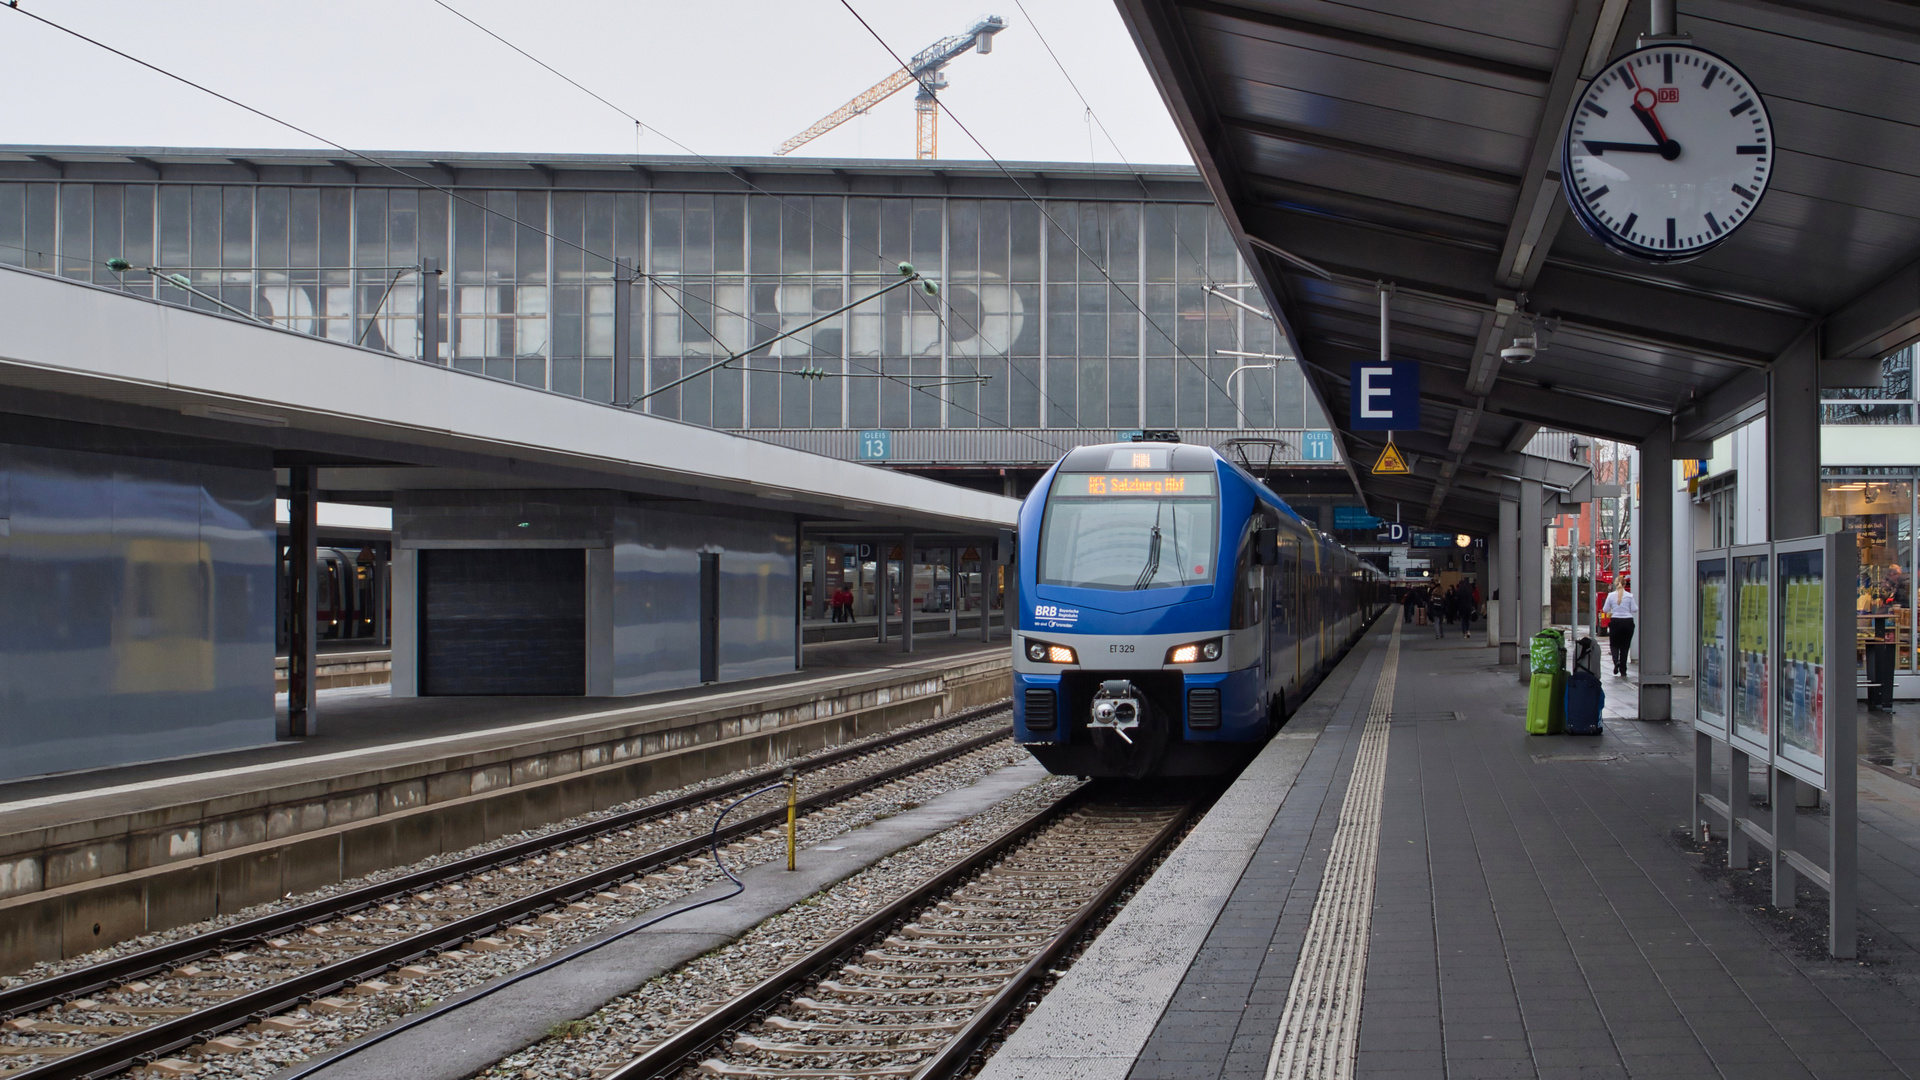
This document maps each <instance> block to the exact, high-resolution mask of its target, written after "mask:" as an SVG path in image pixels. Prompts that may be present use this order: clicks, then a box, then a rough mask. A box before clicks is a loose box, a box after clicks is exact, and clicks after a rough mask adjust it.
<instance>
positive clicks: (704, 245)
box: [683, 195, 713, 274]
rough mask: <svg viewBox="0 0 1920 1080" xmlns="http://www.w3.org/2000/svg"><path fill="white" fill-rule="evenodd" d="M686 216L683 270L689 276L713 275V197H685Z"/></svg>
mask: <svg viewBox="0 0 1920 1080" xmlns="http://www.w3.org/2000/svg"><path fill="white" fill-rule="evenodd" d="M686 215H687V216H686V219H685V228H686V241H685V242H686V256H685V258H686V261H685V263H684V264H683V265H684V269H685V270H686V272H687V273H689V274H711V273H713V196H711V195H689V196H687V209H686Z"/></svg>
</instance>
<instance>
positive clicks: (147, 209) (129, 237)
mask: <svg viewBox="0 0 1920 1080" xmlns="http://www.w3.org/2000/svg"><path fill="white" fill-rule="evenodd" d="M284 190H285V189H282V191H284ZM153 194H154V189H153V186H152V185H151V184H131V185H129V186H128V187H127V196H126V198H127V205H126V229H125V231H124V233H123V234H122V241H121V242H122V244H123V245H124V248H123V250H122V252H121V254H122V255H123V256H124V257H125V258H126V260H127V261H128V262H130V263H132V264H133V265H135V266H148V265H151V264H152V262H153ZM4 216H5V215H4V211H0V218H3V217H4ZM284 227H285V223H284V222H282V228H283V229H284ZM3 254H4V253H0V255H3ZM281 258H282V259H283V260H284V258H285V256H284V254H283V255H282V256H281ZM127 277H128V279H129V280H141V279H143V278H144V277H145V275H144V274H138V273H129V274H128V275H127Z"/></svg>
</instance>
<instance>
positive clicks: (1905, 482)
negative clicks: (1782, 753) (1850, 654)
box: [1820, 467, 1920, 698]
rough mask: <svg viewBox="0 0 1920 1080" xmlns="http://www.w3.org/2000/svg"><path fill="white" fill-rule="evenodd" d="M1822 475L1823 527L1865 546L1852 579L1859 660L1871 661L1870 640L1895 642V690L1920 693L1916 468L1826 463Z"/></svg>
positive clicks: (1909, 694)
mask: <svg viewBox="0 0 1920 1080" xmlns="http://www.w3.org/2000/svg"><path fill="white" fill-rule="evenodd" d="M1821 473H1822V479H1821V482H1820V527H1821V531H1823V532H1842V531H1850V532H1852V533H1853V534H1854V537H1855V542H1856V543H1857V544H1858V545H1859V553H1860V572H1859V575H1858V577H1857V578H1856V580H1855V583H1854V590H1855V596H1854V618H1855V630H1854V645H1855V649H1856V659H1858V660H1859V661H1860V662H1861V663H1862V665H1864V664H1865V660H1866V650H1867V646H1868V645H1870V644H1873V643H1882V644H1890V645H1892V646H1893V647H1894V667H1895V693H1896V694H1897V696H1899V697H1902V698H1914V697H1920V667H1917V666H1916V655H1915V651H1914V647H1913V646H1914V639H1913V595H1912V584H1911V578H1912V571H1913V520H1914V513H1915V510H1916V507H1915V505H1914V496H1915V490H1916V483H1915V480H1916V470H1915V469H1912V468H1886V467H1879V468H1853V469H1848V468H1828V469H1823V470H1821ZM1860 670H1863V671H1864V670H1866V668H1865V667H1864V666H1863V667H1862V668H1861V669H1860Z"/></svg>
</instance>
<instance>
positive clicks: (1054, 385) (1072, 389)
mask: <svg viewBox="0 0 1920 1080" xmlns="http://www.w3.org/2000/svg"><path fill="white" fill-rule="evenodd" d="M1078 365H1079V361H1077V360H1072V359H1058V360H1056V359H1052V358H1049V359H1048V360H1047V384H1046V390H1047V426H1048V427H1060V428H1070V427H1075V426H1077V425H1076V422H1075V420H1074V409H1073V405H1074V397H1075V393H1076V391H1077V389H1078V387H1079V381H1080V380H1079V375H1080V373H1079V371H1078V370H1077V368H1078Z"/></svg>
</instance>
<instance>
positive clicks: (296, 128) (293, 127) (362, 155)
mask: <svg viewBox="0 0 1920 1080" xmlns="http://www.w3.org/2000/svg"><path fill="white" fill-rule="evenodd" d="M441 6H443V7H445V6H446V5H444V4H442V5H441ZM6 7H7V10H9V11H13V12H16V13H18V14H21V15H25V16H26V17H27V18H29V19H32V20H34V21H35V22H38V23H40V24H41V25H43V26H46V27H48V28H50V29H53V30H57V31H59V32H61V33H63V34H66V35H68V36H69V37H73V38H76V39H78V40H80V41H83V42H85V43H87V44H88V45H92V46H93V47H95V48H97V49H100V50H102V51H105V52H109V53H112V54H113V55H115V56H118V57H120V58H121V59H123V60H126V61H128V62H130V63H133V64H136V65H138V66H140V67H143V68H145V69H147V70H148V71H151V72H153V73H155V74H157V75H160V76H162V77H164V78H167V79H171V80H173V81H175V82H178V83H180V84H182V85H185V86H188V87H191V88H192V89H195V90H198V91H200V92H201V93H203V94H206V95H208V96H210V97H213V98H217V99H218V100H220V101H223V102H226V103H227V104H229V105H232V106H233V107H235V108H237V109H240V110H242V111H244V112H247V113H251V114H252V115H254V116H257V117H259V118H261V119H263V120H266V121H267V122H269V123H273V124H277V125H279V126H281V127H284V128H286V129H288V130H289V131H293V132H296V133H298V134H300V135H304V136H306V137H307V138H309V139H312V140H314V141H315V142H319V143H324V144H325V145H327V146H330V147H332V148H333V149H335V150H338V151H340V152H341V153H343V154H348V155H351V156H353V157H355V158H358V159H360V160H362V161H365V162H368V163H369V164H371V165H374V166H376V167H378V168H381V169H385V170H387V171H389V172H392V173H394V174H395V175H398V176H400V177H402V178H404V179H405V180H407V181H408V182H409V183H411V184H418V185H420V186H423V187H427V188H430V189H432V190H435V191H438V192H440V193H442V194H444V195H446V196H447V197H448V198H449V199H452V200H454V201H457V202H461V203H464V204H466V205H468V206H472V207H475V208H476V209H478V210H480V211H482V212H483V213H487V214H491V215H493V216H494V217H497V218H500V219H502V220H504V221H508V222H511V223H512V224H513V225H514V226H515V227H517V228H525V229H529V230H531V231H533V232H535V233H537V234H539V235H542V236H545V237H547V238H548V239H550V240H552V241H553V242H555V243H557V244H562V245H565V246H567V247H570V248H573V249H574V250H576V251H579V252H581V253H583V254H586V255H590V256H592V257H594V258H596V259H601V260H604V261H606V262H608V263H613V262H614V261H615V260H614V259H613V258H611V257H610V256H608V255H605V254H602V253H600V252H597V251H594V250H592V249H591V248H588V247H586V246H584V245H583V244H580V243H579V242H577V241H573V240H569V239H567V238H566V237H563V236H559V235H557V234H555V233H554V232H552V231H551V230H549V229H546V228H544V227H542V226H539V225H535V224H533V223H531V222H525V221H521V220H520V219H519V218H518V217H516V216H514V215H512V214H508V213H506V212H505V211H502V210H499V209H496V208H494V207H491V206H488V205H487V204H486V203H485V201H482V200H475V199H472V198H469V197H467V196H465V195H462V194H461V193H460V192H458V191H456V190H454V189H453V188H450V187H447V186H445V185H442V184H437V183H434V182H433V181H431V180H428V179H425V178H423V177H420V176H416V175H414V174H413V173H409V172H407V171H406V170H404V169H402V168H400V167H399V166H397V165H394V164H392V163H391V162H388V161H385V160H382V159H381V158H378V157H376V156H374V155H372V154H368V153H366V152H364V151H360V150H354V149H352V148H350V147H348V146H346V145H345V144H343V143H339V142H336V141H334V140H332V139H329V138H326V137H325V136H322V135H319V134H317V133H315V132H313V131H311V130H309V129H307V128H305V127H302V126H300V125H299V124H295V123H293V122H292V121H290V120H283V119H281V118H280V117H278V116H275V115H273V114H272V113H269V112H267V111H265V110H264V109H260V108H257V107H255V106H252V105H248V104H247V103H245V102H243V101H240V100H239V99H237V98H234V97H232V96H230V95H227V94H224V93H221V92H220V91H218V90H215V89H213V88H212V87H209V86H207V85H205V84H203V83H200V82H196V81H194V80H193V79H189V78H187V77H186V76H184V75H180V74H178V73H176V72H173V71H170V70H168V69H166V68H164V67H161V66H160V65H158V64H155V63H152V62H151V61H147V60H143V59H141V58H140V57H138V56H135V55H133V54H132V53H129V52H126V51H125V50H123V49H119V48H116V47H114V46H112V45H109V44H107V43H106V42H104V41H101V40H100V39H98V38H95V37H92V36H90V35H87V34H84V33H82V32H80V31H78V30H75V29H73V28H72V27H69V26H65V25H63V24H61V23H58V22H55V21H53V20H52V19H49V18H46V17H45V16H43V15H39V14H36V13H35V12H32V11H29V10H27V9H25V8H23V7H21V6H20V3H19V0H9V2H8V3H7V5H6ZM448 10H449V11H452V10H453V9H451V8H448ZM454 13H455V14H459V13H458V12H454ZM463 17H464V16H463ZM467 21H468V22H472V20H470V19H469V20H467ZM474 25H475V26H479V24H478V23H475V24H474ZM481 29H485V28H484V27H481ZM495 36H496V37H497V35H495ZM502 40H504V39H502ZM516 51H521V50H518V49H516ZM523 55H525V54H524V52H523ZM528 59H533V58H532V57H531V56H529V57H528ZM535 62H536V63H537V62H538V61H535ZM541 66H542V67H545V66H546V65H544V64H542V65H541ZM549 70H551V69H549ZM555 74H558V72H555ZM563 78H564V76H563ZM568 81H569V82H572V80H570V79H569V80H568ZM575 85H578V84H575ZM582 89H584V87H582ZM588 92H589V93H591V91H588ZM595 97H598V95H595ZM615 108H616V109H617V106H616V107H615ZM623 115H624V113H623ZM670 141H671V140H670ZM676 145H678V143H676ZM7 246H9V247H12V246H13V245H7ZM21 250H24V251H29V252H30V253H32V249H26V248H22V249H21ZM43 254H44V253H43ZM55 257H56V258H57V256H55ZM634 272H635V274H636V276H637V277H639V278H642V279H644V280H647V281H649V282H651V283H653V284H654V285H656V286H658V287H660V288H661V293H662V295H663V296H665V297H666V298H667V300H668V302H670V303H672V304H673V306H674V307H676V308H678V309H679V310H680V312H681V313H682V314H683V315H685V316H686V317H687V318H689V319H691V320H692V321H693V323H694V325H695V326H697V327H699V328H700V330H701V332H702V333H703V334H705V335H706V336H707V337H708V338H710V339H712V340H714V341H719V340H720V335H718V334H716V333H715V332H714V330H713V328H712V327H710V326H708V325H707V324H706V323H705V322H704V321H702V320H701V319H700V317H699V316H698V315H695V314H694V313H693V312H692V311H691V310H690V309H689V308H688V307H687V305H686V304H684V303H682V302H681V300H680V299H679V298H678V297H675V296H674V295H673V292H672V290H675V289H678V290H680V291H681V292H683V293H691V291H692V290H690V289H689V288H688V287H687V286H685V285H684V284H679V283H676V282H674V281H672V280H671V279H669V278H666V277H663V276H661V275H656V274H649V273H645V272H642V271H639V270H637V269H635V270H634ZM175 284H177V283H175ZM208 299H210V300H211V299H212V298H211V297H209V298H208ZM696 300H697V301H698V302H699V303H701V304H705V305H707V306H709V307H712V308H714V309H715V310H717V311H720V312H723V313H725V314H728V315H733V316H736V317H738V318H740V319H743V320H745V321H746V322H747V323H749V324H753V323H754V322H755V320H754V318H753V316H751V315H748V314H747V313H745V312H740V311H734V310H733V309H731V308H727V307H725V306H723V305H720V304H716V303H714V302H713V301H712V300H710V299H707V298H704V297H696ZM216 302H217V301H216ZM221 306H223V307H224V306H226V305H224V304H222V305H221ZM935 314H936V317H937V316H938V312H936V313H935ZM943 325H944V324H943ZM890 377H891V376H890ZM901 385H904V386H907V387H908V388H909V389H910V390H914V391H916V392H919V393H922V394H925V395H927V396H930V397H933V398H934V399H935V400H945V399H942V398H940V396H939V395H937V394H931V393H930V392H929V391H928V390H927V389H925V388H923V387H920V386H918V385H916V384H912V383H905V382H902V383H901ZM946 404H948V405H949V406H950V407H951V406H952V405H953V404H954V403H953V402H951V401H946ZM961 408H962V410H963V411H965V412H967V413H969V414H970V415H972V416H974V417H975V418H977V419H980V420H986V419H987V418H986V417H984V416H981V415H980V414H979V413H977V412H975V411H974V410H971V409H967V408H965V406H961ZM1006 428H1007V430H1009V431H1014V430H1018V429H1015V428H1013V427H1011V426H1010V425H1006ZM1023 434H1025V435H1027V437H1028V438H1030V439H1034V440H1035V441H1037V442H1040V443H1041V444H1042V445H1043V446H1046V447H1047V448H1048V449H1050V450H1054V451H1056V452H1057V451H1059V450H1060V447H1059V446H1058V445H1056V444H1053V443H1050V442H1047V441H1046V440H1044V439H1040V438H1038V437H1037V436H1034V435H1032V434H1031V433H1030V432H1023Z"/></svg>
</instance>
